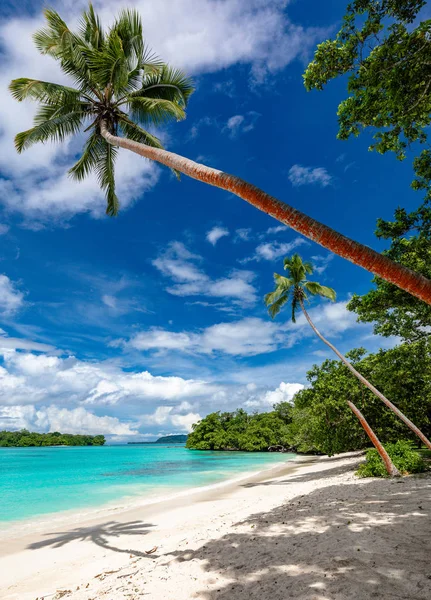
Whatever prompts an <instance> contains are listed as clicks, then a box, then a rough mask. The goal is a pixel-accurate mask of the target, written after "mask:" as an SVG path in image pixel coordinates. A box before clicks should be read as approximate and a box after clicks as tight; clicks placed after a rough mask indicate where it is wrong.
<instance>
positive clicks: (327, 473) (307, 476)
mask: <svg viewBox="0 0 431 600" xmlns="http://www.w3.org/2000/svg"><path fill="white" fill-rule="evenodd" d="M353 458H355V457H353ZM330 460H331V459H329V460H325V461H322V464H323V463H325V464H326V463H327V462H330ZM338 460H340V459H339V458H338ZM361 462H363V458H362V457H357V458H356V461H355V462H350V463H348V464H345V465H339V466H337V467H331V468H330V469H324V470H322V471H312V472H311V473H303V474H302V475H295V474H294V473H292V474H291V475H289V476H288V477H287V478H286V479H269V480H268V481H250V482H249V483H243V484H242V487H245V488H252V487H260V486H264V487H265V486H273V485H277V486H279V485H293V484H295V483H304V482H306V481H317V480H319V479H326V478H327V477H335V476H337V475H344V473H350V472H351V471H352V469H356V468H357V467H358V466H359V464H360V463H361ZM311 464H312V463H311ZM303 465H305V466H308V463H299V467H302V466H303Z"/></svg>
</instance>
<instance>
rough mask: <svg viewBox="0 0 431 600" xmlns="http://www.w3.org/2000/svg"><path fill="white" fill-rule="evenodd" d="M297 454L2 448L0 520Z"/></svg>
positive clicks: (156, 447)
mask: <svg viewBox="0 0 431 600" xmlns="http://www.w3.org/2000/svg"><path fill="white" fill-rule="evenodd" d="M293 456H294V455H293V454H276V453H274V454H272V453H247V452H199V451H195V450H186V449H185V448H184V447H183V446H179V445H166V446H165V445H161V444H146V445H142V446H132V445H131V446H102V447H75V448H74V447H68V448H0V498H1V501H0V522H3V525H5V524H6V523H5V522H10V521H17V520H22V519H28V518H32V517H36V516H42V515H47V514H50V513H56V512H59V511H63V510H73V509H82V508H85V507H99V506H101V505H103V504H106V503H111V502H113V501H115V500H118V499H120V498H138V497H139V498H141V497H144V498H145V496H148V497H149V496H155V495H159V496H161V495H163V496H164V495H166V494H173V493H176V492H178V491H180V490H183V489H186V488H194V487H198V486H204V485H210V484H214V483H217V482H220V481H223V480H225V479H230V478H233V477H238V476H239V475H240V474H241V473H244V472H247V471H259V470H260V469H263V468H268V467H270V466H271V465H275V464H277V463H280V462H285V461H287V460H289V458H293Z"/></svg>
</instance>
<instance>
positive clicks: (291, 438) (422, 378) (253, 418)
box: [187, 339, 431, 470]
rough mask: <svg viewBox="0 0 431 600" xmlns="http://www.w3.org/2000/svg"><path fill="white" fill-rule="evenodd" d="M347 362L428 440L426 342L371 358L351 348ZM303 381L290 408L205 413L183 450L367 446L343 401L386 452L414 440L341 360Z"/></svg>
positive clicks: (430, 398) (429, 349) (430, 343)
mask: <svg viewBox="0 0 431 600" xmlns="http://www.w3.org/2000/svg"><path fill="white" fill-rule="evenodd" d="M348 358H349V360H350V361H351V362H352V363H353V365H354V366H355V368H357V369H359V370H360V371H361V373H364V375H365V376H366V377H367V378H368V379H369V380H370V381H372V382H373V383H374V384H375V385H377V386H378V387H379V389H381V390H382V391H383V392H384V393H385V394H387V395H390V396H391V398H393V400H394V401H395V402H396V403H397V405H398V406H399V407H400V408H401V410H403V411H404V412H405V414H406V415H407V416H408V417H409V418H411V419H412V420H414V421H415V422H416V423H417V424H418V425H419V426H420V427H421V429H422V430H423V431H424V432H425V433H426V434H427V435H431V340H428V339H423V340H420V341H418V342H415V343H409V344H401V345H399V346H397V347H395V348H391V349H390V350H380V351H379V352H377V353H375V354H367V353H366V351H365V350H364V349H363V348H358V349H355V350H352V351H351V352H350V353H348ZM307 380H308V386H307V387H305V388H304V389H303V390H301V391H300V392H298V393H297V394H296V395H295V397H294V399H293V401H292V403H288V402H281V403H280V404H277V405H275V406H274V410H273V411H272V412H269V413H261V414H254V415H249V414H247V413H246V412H245V411H244V410H238V411H236V412H234V413H219V412H215V413H212V414H210V415H208V416H207V417H205V418H204V419H202V421H200V422H199V423H197V424H195V425H194V427H193V431H192V433H191V434H190V435H189V438H188V441H187V447H188V448H196V449H200V450H224V449H238V450H261V451H262V450H267V448H268V447H269V446H272V445H278V444H279V445H283V446H285V447H287V448H291V449H293V450H296V451H298V452H303V453H308V452H312V453H323V454H329V455H333V454H337V453H339V452H348V451H351V450H359V449H364V448H369V447H370V440H369V438H368V436H367V435H366V433H365V431H364V429H363V428H362V427H361V425H360V424H359V422H358V420H357V419H356V417H355V415H354V414H353V413H352V411H351V410H350V408H349V407H348V405H347V402H346V401H347V400H350V401H352V402H353V403H354V404H355V405H356V406H358V407H359V408H360V410H361V411H362V412H363V413H364V415H365V416H366V418H367V421H368V422H369V424H370V426H371V427H372V429H373V431H375V432H376V434H377V435H378V437H379V439H380V440H381V441H382V442H383V443H384V444H385V446H386V447H387V445H388V444H392V443H396V442H397V441H398V440H406V441H408V443H409V447H411V445H412V444H414V443H416V442H417V438H416V437H415V436H414V434H413V433H412V432H411V431H410V429H409V428H408V427H406V426H405V425H404V424H403V423H402V422H401V421H400V420H399V419H398V418H397V417H396V416H395V415H394V413H393V412H392V411H391V410H389V409H388V408H387V407H385V406H384V405H382V403H381V402H380V401H379V400H378V399H377V398H376V396H375V395H374V394H372V393H371V392H370V391H369V390H368V389H366V388H365V387H364V386H363V385H361V383H360V382H359V381H358V380H356V379H355V378H353V377H352V375H351V373H350V372H349V370H348V369H347V368H346V366H345V365H344V364H343V363H342V362H341V361H338V360H325V361H324V362H323V363H322V364H321V365H315V366H313V368H312V369H310V371H309V372H308V373H307ZM382 464H383V463H382ZM395 466H397V465H395ZM401 470H403V469H401ZM404 470H409V469H404Z"/></svg>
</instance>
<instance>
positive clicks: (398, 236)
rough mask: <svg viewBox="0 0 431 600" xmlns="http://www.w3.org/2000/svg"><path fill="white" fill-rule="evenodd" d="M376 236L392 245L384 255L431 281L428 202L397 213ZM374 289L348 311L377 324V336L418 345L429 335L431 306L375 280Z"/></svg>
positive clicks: (355, 298)
mask: <svg viewBox="0 0 431 600" xmlns="http://www.w3.org/2000/svg"><path fill="white" fill-rule="evenodd" d="M376 235H377V237H378V238H379V239H385V240H389V241H390V246H389V248H388V249H387V250H385V252H384V254H386V255H387V256H389V258H391V259H392V260H395V261H396V262H398V263H400V264H402V265H404V266H405V267H408V268H409V269H413V270H414V271H417V272H418V273H421V274H422V275H424V276H425V277H428V278H430V277H431V207H430V205H429V203H428V202H425V203H424V204H423V205H422V206H420V207H419V208H418V209H417V210H414V211H412V212H410V213H409V212H407V211H406V210H405V209H403V208H398V209H397V210H396V211H395V217H394V220H393V221H385V220H383V219H379V220H378V221H377V230H376ZM373 283H374V284H375V287H374V289H371V290H370V291H369V292H367V293H366V294H364V295H362V296H358V295H356V294H355V295H354V296H353V298H352V299H351V301H350V302H349V304H348V305H347V308H348V309H349V310H351V311H353V312H355V313H356V314H357V315H358V320H359V321H362V322H364V323H374V333H377V334H380V335H383V336H390V335H396V336H399V337H401V338H402V339H403V340H405V341H409V342H410V341H416V340H419V339H421V338H424V337H427V336H428V335H429V331H430V327H431V306H430V305H429V304H426V303H425V302H421V301H420V300H417V299H416V298H414V297H413V296H411V295H410V294H408V293H407V292H404V291H403V290H401V289H399V288H398V287H396V286H395V285H392V284H391V283H389V282H387V281H385V280H384V279H381V278H380V277H375V278H374V279H373Z"/></svg>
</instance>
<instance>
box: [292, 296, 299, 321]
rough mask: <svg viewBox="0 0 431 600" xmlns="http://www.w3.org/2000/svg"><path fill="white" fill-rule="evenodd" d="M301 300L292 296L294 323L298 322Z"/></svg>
mask: <svg viewBox="0 0 431 600" xmlns="http://www.w3.org/2000/svg"><path fill="white" fill-rule="evenodd" d="M298 306H299V301H298V299H297V298H296V297H295V296H293V298H292V323H296V311H297V310H298Z"/></svg>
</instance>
